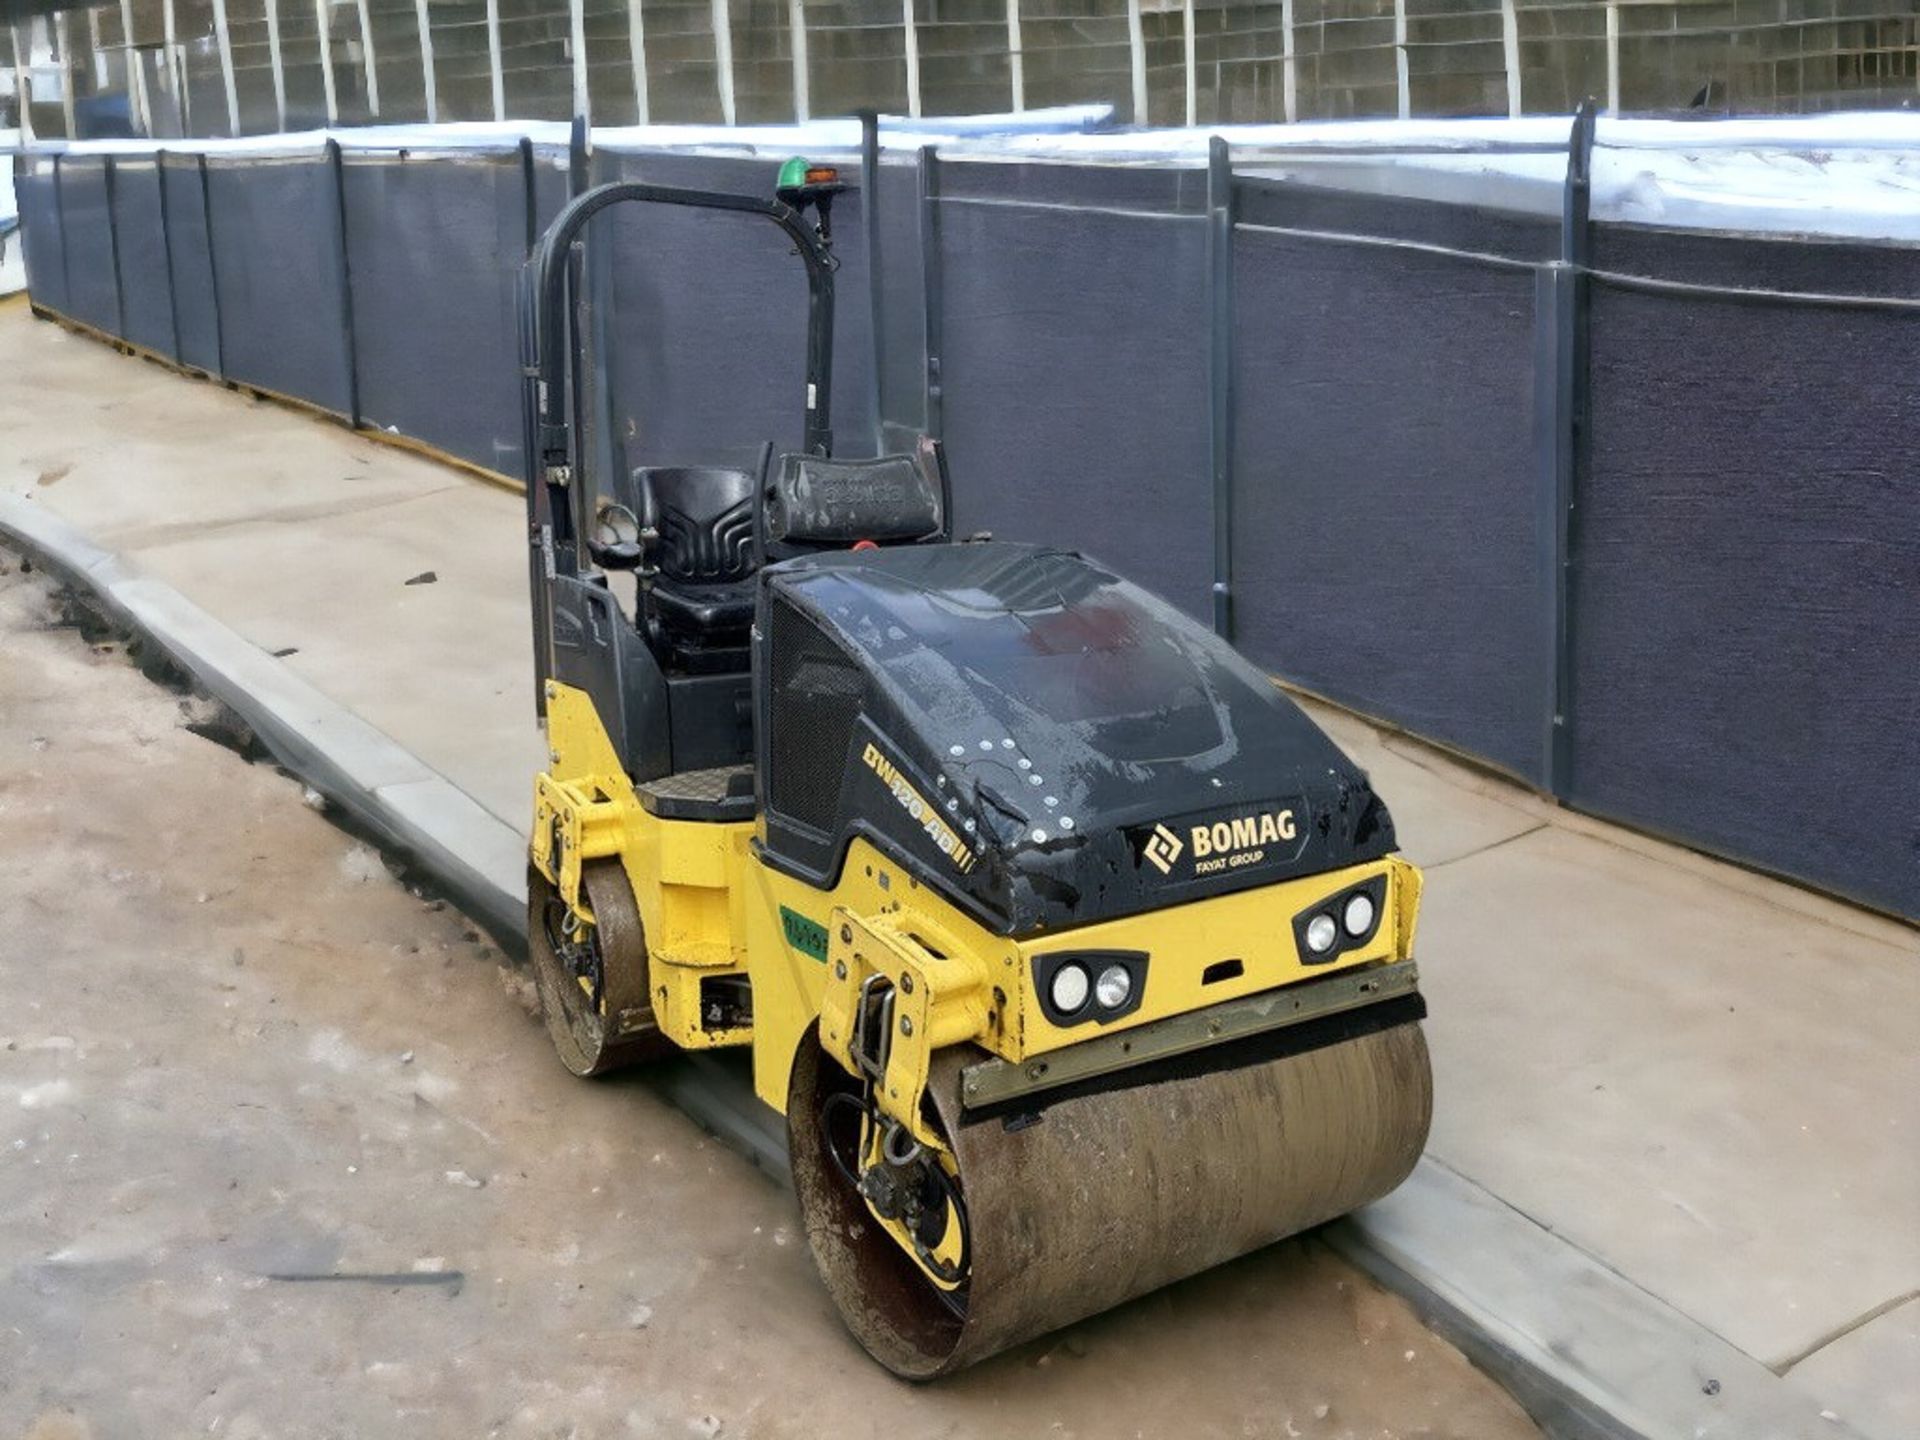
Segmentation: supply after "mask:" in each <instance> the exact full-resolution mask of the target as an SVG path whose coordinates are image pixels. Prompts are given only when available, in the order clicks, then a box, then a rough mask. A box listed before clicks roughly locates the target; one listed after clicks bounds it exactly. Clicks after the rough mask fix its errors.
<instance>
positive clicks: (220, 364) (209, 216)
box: [194, 150, 227, 383]
mask: <svg viewBox="0 0 1920 1440" xmlns="http://www.w3.org/2000/svg"><path fill="white" fill-rule="evenodd" d="M194 160H195V163H196V168H197V169H198V171H199V173H200V223H201V225H202V227H203V228H204V229H205V230H206V232H207V283H208V285H209V286H210V287H211V289H212V291H213V367H214V372H213V373H214V376H215V378H217V379H218V380H220V381H221V382H222V383H224V382H225V381H226V378H227V326H226V321H225V320H224V319H223V318H222V317H221V314H220V255H219V247H218V246H217V245H216V244H215V243H214V238H213V185H212V184H211V182H210V181H209V178H208V175H207V152H206V151H204V150H202V151H201V152H200V153H199V154H198V155H196V156H194Z"/></svg>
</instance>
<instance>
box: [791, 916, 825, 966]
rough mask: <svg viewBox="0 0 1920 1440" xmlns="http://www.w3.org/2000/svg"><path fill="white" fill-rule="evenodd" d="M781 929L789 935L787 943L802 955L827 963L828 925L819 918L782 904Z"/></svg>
mask: <svg viewBox="0 0 1920 1440" xmlns="http://www.w3.org/2000/svg"><path fill="white" fill-rule="evenodd" d="M780 929H781V930H782V931H783V932H784V933H785V935H786V937H787V944H789V945H791V946H792V947H793V948H794V949H796V950H798V951H799V952H800V953H801V954H802V955H811V956H812V957H813V958H814V959H816V960H818V961H819V962H820V963H821V964H822V965H824V964H826V963H827V927H826V926H824V925H822V924H821V923H820V922H819V921H818V920H809V919H808V918H807V917H806V916H804V915H802V914H801V913H800V912H799V911H798V910H789V909H788V908H787V907H786V906H784V905H782V906H781V907H780Z"/></svg>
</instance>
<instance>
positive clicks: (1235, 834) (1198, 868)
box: [1132, 806, 1300, 880]
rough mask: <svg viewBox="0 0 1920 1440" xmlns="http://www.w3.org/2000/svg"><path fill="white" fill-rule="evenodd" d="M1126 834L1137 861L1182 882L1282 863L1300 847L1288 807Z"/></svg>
mask: <svg viewBox="0 0 1920 1440" xmlns="http://www.w3.org/2000/svg"><path fill="white" fill-rule="evenodd" d="M1176 827H1177V828H1176ZM1132 833H1133V837H1134V843H1135V844H1136V845H1138V846H1139V847H1140V849H1139V855H1140V858H1141V859H1142V860H1144V861H1145V862H1146V863H1147V864H1149V865H1151V866H1153V868H1154V869H1156V870H1158V871H1159V872H1160V873H1161V875H1162V876H1164V877H1166V878H1168V879H1174V878H1179V879H1182V880H1187V879H1192V878H1195V877H1198V876H1201V875H1215V874H1218V873H1220V872H1221V871H1225V870H1239V869H1243V868H1244V867H1246V866H1248V865H1261V864H1265V863H1266V862H1267V861H1269V860H1282V859H1287V858H1290V857H1291V856H1292V855H1295V854H1297V853H1298V852H1299V848H1300V847H1299V845H1298V844H1297V843H1295V842H1297V841H1298V840H1299V838H1300V826H1299V821H1298V817H1297V815H1296V813H1295V811H1294V809H1293V808H1292V807H1291V806H1289V807H1286V808H1284V809H1279V808H1276V809H1270V810H1261V811H1257V812H1256V813H1254V814H1252V815H1235V816H1232V817H1230V818H1228V819H1224V820H1203V821H1200V822H1197V823H1193V822H1187V823H1182V822H1178V821H1175V822H1168V821H1165V820H1162V821H1161V822H1160V823H1159V824H1157V825H1155V826H1154V827H1153V829H1151V830H1149V831H1147V832H1146V833H1145V834H1144V835H1142V834H1141V833H1140V832H1139V831H1134V832H1132ZM1183 857H1184V858H1185V860H1186V864H1184V865H1182V864H1181V861H1182V858H1183ZM1176 867H1178V870H1179V874H1178V876H1177V877H1176V874H1175V871H1176Z"/></svg>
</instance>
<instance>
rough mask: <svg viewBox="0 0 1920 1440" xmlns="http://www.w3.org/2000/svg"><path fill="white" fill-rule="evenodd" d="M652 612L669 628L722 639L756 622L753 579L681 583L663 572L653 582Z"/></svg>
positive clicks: (750, 577)
mask: <svg viewBox="0 0 1920 1440" xmlns="http://www.w3.org/2000/svg"><path fill="white" fill-rule="evenodd" d="M652 599H653V613H654V614H655V615H657V616H659V617H660V624H661V625H662V626H663V627H664V628H665V629H667V630H669V631H674V632H678V633H680V634H688V635H699V636H703V637H710V638H711V639H712V640H714V641H722V640H725V639H728V638H732V637H735V636H739V635H741V634H742V633H744V632H745V631H746V630H748V629H750V628H751V627H752V625H753V603H754V581H753V577H752V576H748V578H746V579H745V580H728V581H724V582H722V583H721V584H718V585H681V584H677V583H675V582H673V581H671V580H668V579H667V578H666V576H665V573H664V571H663V573H662V575H661V577H660V578H659V579H658V580H656V581H654V584H653V591H652Z"/></svg>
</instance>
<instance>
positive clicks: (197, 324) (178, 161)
mask: <svg viewBox="0 0 1920 1440" xmlns="http://www.w3.org/2000/svg"><path fill="white" fill-rule="evenodd" d="M160 183H161V184H162V185H163V186H165V188H166V201H167V256H168V264H169V266H170V267H171V273H172V276H173V320H174V325H175V328H176V331H177V333H178V335H179V341H180V349H179V353H178V354H177V355H176V356H175V357H174V358H176V359H177V360H178V361H179V362H180V363H181V364H182V365H188V366H192V367H193V368H194V369H197V370H204V371H206V372H207V373H208V374H209V375H217V374H219V373H220V310H219V301H218V299H217V296H216V292H215V289H214V283H213V248H212V245H211V243H210V241H209V239H208V236H207V192H206V186H205V185H204V184H203V183H202V179H201V168H200V165H199V163H198V161H197V160H196V158H195V157H193V156H167V157H165V158H163V159H162V160H161V162H160Z"/></svg>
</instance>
